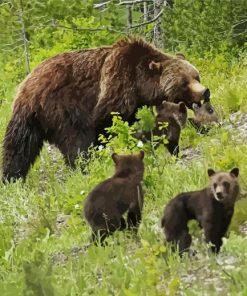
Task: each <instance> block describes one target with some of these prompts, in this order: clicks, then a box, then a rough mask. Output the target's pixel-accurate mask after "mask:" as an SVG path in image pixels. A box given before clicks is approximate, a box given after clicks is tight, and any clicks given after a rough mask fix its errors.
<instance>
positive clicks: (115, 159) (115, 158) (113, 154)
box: [111, 153, 119, 164]
mask: <svg viewBox="0 0 247 296" xmlns="http://www.w3.org/2000/svg"><path fill="white" fill-rule="evenodd" d="M111 158H112V159H113V161H114V162H115V164H118V162H119V156H118V155H117V153H112V155H111Z"/></svg>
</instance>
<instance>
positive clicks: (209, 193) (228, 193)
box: [161, 168, 239, 253]
mask: <svg viewBox="0 0 247 296" xmlns="http://www.w3.org/2000/svg"><path fill="white" fill-rule="evenodd" d="M238 174H239V169H238V168H234V169H232V170H231V171H230V173H227V172H215V171H214V170H212V169H209V170H208V176H209V177H210V181H209V186H208V187H206V188H204V189H202V190H200V191H193V192H186V193H181V194H179V195H177V196H176V197H175V198H174V199H172V200H171V201H170V202H169V203H168V204H167V206H166V207H165V210H164V215H163V218H162V220H161V226H162V228H163V229H164V233H165V237H166V240H167V241H168V242H171V243H172V248H173V250H176V247H178V250H179V252H180V253H182V252H184V251H188V249H189V247H190V245H191V241H192V238H191V235H190V234H189V229H188V226H187V223H188V221H189V220H192V219H193V220H197V221H198V223H199V226H200V227H201V228H203V230H204V236H205V240H206V243H211V244H212V245H213V246H212V247H211V249H212V251H213V252H215V253H218V252H219V250H220V247H221V245H222V238H223V237H224V236H225V234H226V232H227V229H228V226H229V224H230V222H231V219H232V215H233V212H234V204H235V201H236V198H237V196H238V194H239V184H238V181H237V177H238Z"/></svg>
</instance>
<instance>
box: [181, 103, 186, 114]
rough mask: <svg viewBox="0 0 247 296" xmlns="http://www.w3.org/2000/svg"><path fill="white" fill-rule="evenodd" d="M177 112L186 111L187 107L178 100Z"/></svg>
mask: <svg viewBox="0 0 247 296" xmlns="http://www.w3.org/2000/svg"><path fill="white" fill-rule="evenodd" d="M179 112H181V113H187V108H186V106H185V103H184V102H180V103H179Z"/></svg>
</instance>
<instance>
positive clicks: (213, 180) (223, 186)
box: [208, 168, 239, 206]
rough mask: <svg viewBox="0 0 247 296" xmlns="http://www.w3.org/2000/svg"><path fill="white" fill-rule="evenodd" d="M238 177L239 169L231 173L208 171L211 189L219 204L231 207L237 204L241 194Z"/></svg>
mask: <svg viewBox="0 0 247 296" xmlns="http://www.w3.org/2000/svg"><path fill="white" fill-rule="evenodd" d="M238 175H239V169H238V168H234V169H232V170H231V171H230V172H229V173H226V172H215V171H214V170H212V169H209V170H208V176H209V177H210V182H209V187H210V190H211V192H212V193H213V196H214V198H215V199H216V200H217V201H218V202H220V203H222V204H224V205H229V206H231V205H233V204H234V203H235V201H236V198H237V196H238V194H239V184H238V180H237V178H238Z"/></svg>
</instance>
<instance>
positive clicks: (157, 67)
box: [148, 61, 163, 74]
mask: <svg viewBox="0 0 247 296" xmlns="http://www.w3.org/2000/svg"><path fill="white" fill-rule="evenodd" d="M148 67H149V70H151V71H153V72H154V73H157V74H160V73H161V72H162V70H163V67H162V64H161V63H159V62H158V63H156V62H154V61H152V62H150V63H149V66H148Z"/></svg>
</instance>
